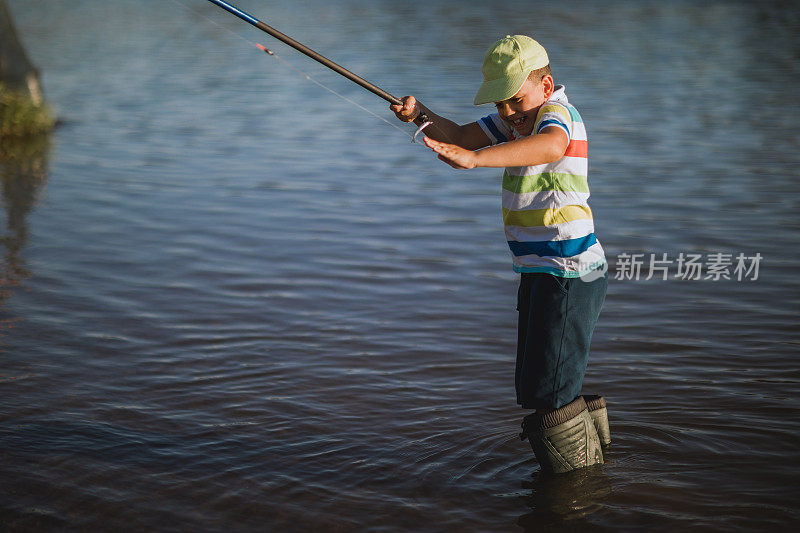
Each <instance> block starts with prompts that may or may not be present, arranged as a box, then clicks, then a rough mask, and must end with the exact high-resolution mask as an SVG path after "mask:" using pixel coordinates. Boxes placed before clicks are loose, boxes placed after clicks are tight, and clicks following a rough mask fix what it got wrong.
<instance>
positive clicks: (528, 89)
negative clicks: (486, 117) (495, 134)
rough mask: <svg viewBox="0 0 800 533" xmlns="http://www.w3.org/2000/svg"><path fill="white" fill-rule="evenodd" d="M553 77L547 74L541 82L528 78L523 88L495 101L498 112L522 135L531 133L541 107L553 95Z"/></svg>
mask: <svg viewBox="0 0 800 533" xmlns="http://www.w3.org/2000/svg"><path fill="white" fill-rule="evenodd" d="M553 88H554V86H553V77H552V76H549V75H548V76H545V77H544V78H542V79H541V80H540V81H539V83H535V82H534V81H532V80H530V79H527V80H525V83H523V84H522V88H521V89H520V90H519V91H518V92H517V94H515V95H514V96H512V97H511V98H509V99H508V100H503V101H502V102H495V104H494V105H495V107H496V108H497V112H498V114H499V115H500V118H502V119H503V120H504V121H506V123H507V124H508V125H509V126H511V127H512V128H514V129H515V130H517V131H518V132H519V133H521V134H522V135H530V134H531V133H532V132H533V126H534V123H535V122H536V114H537V113H538V112H539V108H540V107H542V104H543V103H545V102H546V101H547V99H548V98H550V97H551V96H552V95H553Z"/></svg>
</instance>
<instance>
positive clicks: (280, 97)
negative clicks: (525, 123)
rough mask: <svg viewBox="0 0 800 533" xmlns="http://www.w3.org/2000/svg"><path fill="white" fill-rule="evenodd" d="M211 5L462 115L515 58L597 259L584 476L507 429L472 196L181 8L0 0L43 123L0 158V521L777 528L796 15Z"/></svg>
mask: <svg viewBox="0 0 800 533" xmlns="http://www.w3.org/2000/svg"><path fill="white" fill-rule="evenodd" d="M237 5H239V6H240V7H241V8H242V9H245V10H247V11H249V12H250V13H252V14H254V15H255V16H257V17H259V18H261V19H262V20H264V21H265V22H266V23H268V24H270V25H273V26H275V27H277V28H278V29H280V30H281V31H283V32H285V33H287V34H289V35H291V36H293V37H294V38H296V39H298V40H299V41H301V42H304V43H305V44H307V45H308V46H310V47H311V48H313V49H315V50H318V51H319V52H321V53H324V54H326V55H327V56H328V57H330V58H331V59H333V60H334V61H337V62H339V63H341V64H342V65H344V66H345V67H347V68H349V69H350V70H352V71H354V72H356V73H357V74H359V75H361V76H363V77H365V78H366V79H368V80H370V81H373V82H374V83H376V84H377V85H379V86H381V87H382V88H384V89H386V90H387V91H389V92H390V93H392V94H394V95H395V96H403V95H405V94H414V95H416V96H417V97H418V98H419V99H420V100H421V101H423V102H424V103H425V104H426V105H428V106H429V107H431V108H432V109H433V110H434V111H436V112H437V113H439V114H441V115H444V116H448V117H450V118H451V119H453V120H455V121H458V122H461V123H464V122H469V121H473V120H476V119H478V118H480V117H482V116H484V115H486V114H488V113H490V112H491V111H492V110H493V109H492V108H491V106H489V107H481V108H475V107H474V106H473V105H472V99H473V97H474V93H475V91H476V90H477V87H478V85H479V84H480V81H481V75H480V64H481V61H482V58H483V53H484V51H485V50H486V48H487V47H488V46H489V45H490V44H491V43H492V42H494V41H495V40H497V39H498V38H500V37H503V36H504V35H506V34H512V33H524V34H529V35H532V36H534V37H535V38H537V39H538V40H540V41H541V42H542V44H544V45H545V47H547V49H548V52H549V55H550V59H551V62H552V66H553V73H554V76H555V79H556V82H557V83H562V84H564V85H565V86H566V89H567V94H568V95H569V97H570V101H571V102H572V103H573V104H574V105H575V106H576V107H577V108H578V110H579V111H580V112H581V114H582V115H583V118H584V120H585V121H586V124H587V129H588V133H589V168H590V171H589V182H590V186H591V189H592V197H591V199H590V205H591V206H592V209H593V211H594V217H595V222H596V229H597V235H598V238H599V240H600V241H601V242H602V244H603V246H604V247H605V249H606V253H607V256H608V259H609V263H610V269H609V276H610V283H609V292H608V297H607V299H606V303H605V307H604V309H603V313H602V315H601V317H600V320H599V322H598V325H597V329H596V331H595V335H594V339H593V344H592V355H591V357H590V362H589V368H588V371H587V375H586V380H585V384H584V390H585V392H586V393H590V394H591V393H598V394H603V395H604V396H605V397H606V399H607V401H608V404H609V418H610V421H611V431H612V438H613V444H612V446H611V449H610V451H609V452H608V453H607V462H606V464H605V465H603V466H601V467H598V468H592V469H587V470H584V471H579V472H575V473H574V474H569V475H566V476H557V477H547V476H543V475H541V473H540V471H539V466H538V463H537V462H536V460H535V459H534V457H533V455H532V453H531V451H530V447H529V445H528V443H527V442H521V441H520V439H519V437H518V433H519V424H520V421H521V419H522V417H523V416H524V415H525V414H526V413H525V411H523V410H522V409H520V408H519V407H518V406H517V405H516V403H515V397H514V381H513V380H514V358H515V354H516V347H515V344H516V311H515V303H516V302H515V298H516V290H517V283H518V277H517V275H515V274H514V273H513V271H512V270H511V258H510V254H509V251H508V248H507V245H506V243H505V242H504V236H503V229H502V220H501V216H500V175H501V171H500V170H498V169H475V170H471V171H456V170H453V169H451V168H450V167H448V166H446V165H444V164H442V163H441V162H440V161H438V160H437V159H436V158H435V157H434V155H433V154H432V153H431V152H430V151H428V150H427V149H425V148H423V147H421V146H420V145H415V144H412V143H411V142H410V135H411V134H412V133H413V131H414V128H413V127H410V126H407V125H403V124H401V123H399V122H397V121H396V120H395V119H394V116H393V115H392V114H391V112H389V110H388V105H387V104H386V103H385V102H383V101H382V100H380V99H379V98H377V97H376V96H374V95H372V94H370V93H368V92H366V91H364V90H363V89H361V88H360V87H358V86H356V85H354V84H352V83H350V82H348V81H347V80H345V79H343V78H341V77H339V76H337V75H336V74H334V73H332V72H330V71H327V70H326V69H324V67H322V66H320V65H318V64H316V63H314V62H313V61H311V60H310V59H308V58H306V57H304V56H302V55H300V54H299V53H297V52H295V51H293V50H291V49H289V48H288V47H286V46H284V45H282V44H280V43H276V42H275V41H274V40H273V39H271V38H270V37H269V36H267V35H264V34H262V33H260V32H259V31H258V30H256V29H254V28H252V27H250V26H248V25H247V24H245V23H244V22H242V21H240V20H238V19H236V18H235V17H233V16H231V15H230V14H227V13H225V12H223V11H222V10H220V9H219V8H217V7H214V6H213V5H211V4H210V3H208V2H205V1H203V0H180V1H178V0H172V1H168V2H166V1H156V0H140V1H136V2H127V1H121V0H116V1H114V2H106V1H101V0H75V1H71V2H49V1H45V0H10V1H9V6H10V8H11V11H12V13H13V15H14V18H15V22H16V25H17V29H18V31H19V33H20V36H21V38H22V40H23V41H24V43H25V45H26V48H27V50H28V53H29V55H30V57H31V59H32V60H33V62H34V63H35V64H36V65H37V67H38V68H39V69H40V71H41V76H42V82H43V85H44V88H45V91H46V96H47V98H48V99H49V101H50V102H51V104H52V105H53V106H54V108H55V109H56V111H57V114H58V116H59V117H60V119H61V124H60V126H59V127H58V128H57V129H56V130H55V131H54V132H53V134H52V135H50V137H49V138H48V139H45V140H39V141H37V142H11V141H5V140H4V141H2V143H3V148H2V149H0V156H2V157H0V177H2V185H3V189H2V192H3V196H2V199H3V208H4V211H5V217H2V220H3V222H2V223H0V232H2V233H0V235H2V241H0V242H2V247H0V251H2V263H0V266H1V267H2V278H1V279H2V284H0V391H1V393H0V458H1V460H0V526H2V527H0V529H3V530H7V531H56V530H57V531H65V530H75V531H91V530H121V531H127V530H131V531H134V530H135V531H146V530H157V531H193V530H202V531H226V532H230V531H263V530H271V531H311V530H313V531H481V532H483V531H520V530H521V531H546V530H554V531H561V530H565V529H566V530H570V531H573V530H576V531H581V530H591V531H604V530H608V531H621V530H641V529H644V528H648V529H655V530H671V531H674V530H677V531H683V530H689V529H695V530H719V531H737V530H740V531H752V530H762V529H764V530H766V529H769V530H789V529H794V527H797V525H798V524H800V505H798V498H797V495H798V489H800V486H799V484H798V481H797V479H798V474H800V452H798V445H797V442H798V437H800V409H798V407H797V404H796V399H797V397H798V395H800V372H798V370H797V361H798V352H799V351H800V334H799V332H800V320H798V310H800V281H798V276H797V273H798V271H799V270H798V269H799V268H800V238H799V237H798V232H799V231H800V217H798V212H799V211H800V196H799V193H800V171H799V170H798V169H799V168H800V102H798V99H797V96H796V87H797V85H798V83H800V44H798V40H797V38H796V36H797V34H798V31H800V15H798V13H800V9H798V7H800V6H798V4H797V3H794V2H783V3H769V4H766V3H765V4H757V3H747V2H688V1H679V2H668V3H665V2H651V1H643V2H622V1H619V0H612V1H610V2H602V3H599V2H589V1H586V2H561V3H557V4H547V5H544V4H534V3H531V2H495V3H484V2H477V1H462V2H455V1H452V0H443V1H441V2H415V1H411V2H403V3H396V2H388V1H384V0H377V1H366V0H344V1H341V2H322V1H319V0H298V1H296V2H291V3H288V2H281V3H279V2H266V1H263V0H240V2H239V3H238V4H237ZM256 42H260V43H263V44H264V45H266V46H269V47H270V48H272V49H274V50H275V51H276V52H277V54H278V57H279V58H280V60H278V59H276V58H275V57H270V56H267V55H266V54H264V53H263V52H261V51H259V50H258V49H257V48H256V47H255V43H256ZM293 69H297V70H300V71H302V72H304V73H306V74H308V75H310V76H312V77H313V79H314V80H316V81H317V82H319V83H321V84H322V85H324V86H325V87H326V88H328V89H330V90H326V89H325V88H323V87H320V86H319V85H317V84H315V83H313V82H310V81H309V80H308V79H305V78H304V77H303V76H302V75H300V74H298V72H296V70H293ZM337 94H338V95H341V96H343V97H346V98H347V99H349V100H350V101H347V100H344V99H342V98H340V97H339V96H337ZM365 109H366V111H365ZM375 115H378V117H376V116H375ZM382 119H385V121H389V122H391V123H392V124H393V125H396V126H397V127H399V128H400V131H399V130H398V129H397V127H392V126H390V125H388V124H386V122H385V121H384V120H382ZM690 263H691V264H693V265H695V266H694V267H693V268H695V270H689V264H690ZM756 268H757V270H756ZM648 278H649V279H648ZM697 278H699V279H697Z"/></svg>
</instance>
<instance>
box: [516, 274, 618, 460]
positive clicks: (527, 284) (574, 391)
mask: <svg viewBox="0 0 800 533" xmlns="http://www.w3.org/2000/svg"><path fill="white" fill-rule="evenodd" d="M607 285H608V277H607V275H606V276H604V277H602V278H599V279H596V280H594V281H591V282H584V281H583V280H581V279H580V278H557V277H555V276H552V275H550V274H523V275H522V279H521V280H520V290H519V296H518V302H517V304H518V309H519V312H520V322H519V331H518V345H517V368H516V386H517V402H518V403H519V404H521V405H522V406H523V407H524V408H527V409H538V411H537V412H536V413H534V414H531V415H528V416H526V417H525V419H524V420H523V422H522V434H521V435H520V436H521V437H522V438H523V439H528V440H529V441H530V444H531V448H532V449H533V451H534V454H535V455H536V457H537V459H538V460H539V464H540V465H541V468H542V471H544V472H552V473H559V472H567V471H569V470H574V469H575V468H581V467H585V466H589V465H593V464H598V463H602V462H603V453H602V450H601V438H600V437H599V435H598V432H597V430H596V429H595V424H594V423H593V419H592V417H591V415H590V413H589V410H588V408H587V404H586V402H585V400H584V398H583V397H582V396H580V390H581V387H582V385H583V376H584V374H585V372H586V364H587V362H588V358H589V344H590V342H591V338H592V333H593V331H594V325H595V323H596V322H597V318H598V316H599V314H600V308H601V307H602V305H603V301H604V300H605V293H606V288H607Z"/></svg>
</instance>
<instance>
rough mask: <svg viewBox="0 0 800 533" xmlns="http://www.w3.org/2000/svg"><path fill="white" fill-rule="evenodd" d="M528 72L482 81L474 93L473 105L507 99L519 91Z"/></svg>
mask: <svg viewBox="0 0 800 533" xmlns="http://www.w3.org/2000/svg"><path fill="white" fill-rule="evenodd" d="M528 74H529V73H528V72H525V73H523V74H517V75H516V76H507V77H503V78H499V79H496V80H488V81H485V82H483V83H482V84H481V86H480V88H478V94H476V95H475V102H474V103H475V105H482V104H490V103H493V102H502V101H503V100H508V99H509V98H511V97H512V96H514V95H515V94H517V93H518V92H519V90H520V89H521V88H522V84H523V83H525V79H527V77H528Z"/></svg>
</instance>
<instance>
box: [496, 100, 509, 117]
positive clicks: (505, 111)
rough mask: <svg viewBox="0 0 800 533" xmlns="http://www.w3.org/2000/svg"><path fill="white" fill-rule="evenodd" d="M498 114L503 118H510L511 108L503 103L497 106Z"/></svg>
mask: <svg viewBox="0 0 800 533" xmlns="http://www.w3.org/2000/svg"><path fill="white" fill-rule="evenodd" d="M497 112H498V113H499V114H500V116H501V117H509V116H511V106H510V105H508V104H503V103H500V104H497Z"/></svg>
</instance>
